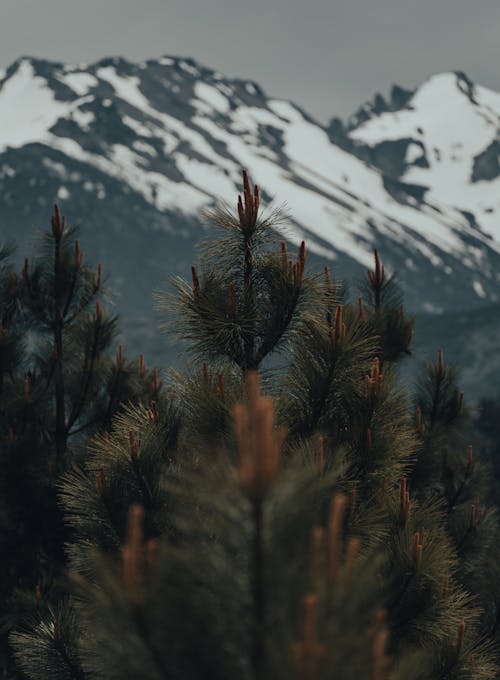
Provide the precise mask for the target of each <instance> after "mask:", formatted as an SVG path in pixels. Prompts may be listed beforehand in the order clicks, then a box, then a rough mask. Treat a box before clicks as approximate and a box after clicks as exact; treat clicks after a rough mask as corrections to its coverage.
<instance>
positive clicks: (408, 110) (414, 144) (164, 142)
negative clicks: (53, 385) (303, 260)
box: [0, 56, 500, 308]
mask: <svg viewBox="0 0 500 680" xmlns="http://www.w3.org/2000/svg"><path fill="white" fill-rule="evenodd" d="M360 112H361V113H358V114H357V115H356V116H355V117H354V118H353V119H352V120H351V122H350V124H349V125H348V127H347V128H346V129H342V134H341V135H340V136H339V138H338V139H337V138H336V137H335V135H334V134H332V131H331V130H326V129H325V128H324V127H323V126H321V125H320V124H318V123H317V122H316V121H315V120H314V119H313V118H312V117H311V116H309V115H308V114H307V113H306V112H304V111H303V110H301V109H300V108H299V107H297V106H296V105H294V104H293V103H291V102H288V101H284V100H279V99H273V98H272V97H269V96H268V95H266V94H265V93H264V92H263V90H262V89H261V88H260V87H259V86H258V85H257V84H256V83H253V82H252V81H248V80H242V79H237V78H227V77H225V76H224V75H223V74H221V73H219V72H217V71H214V70H213V69H210V68H207V67H205V66H203V65H201V64H199V63H197V62H196V61H194V60H192V59H186V58H183V57H173V56H162V57H159V58H158V59H150V60H148V61H145V62H141V63H133V62H130V61H127V60H125V59H123V58H120V57H111V58H106V59H102V60H100V61H98V62H96V63H95V64H90V65H83V64H81V65H76V64H74V65H68V64H61V63H57V62H49V61H46V60H41V59H35V58H33V57H22V58H21V59H19V60H17V61H16V62H15V63H14V64H12V65H11V66H10V67H9V68H8V69H7V70H6V72H5V76H4V77H3V79H2V80H0V196H1V197H2V199H3V201H4V203H6V204H7V205H14V204H15V199H14V198H13V197H15V196H16V195H17V196H19V195H22V192H23V191H24V188H23V187H24V186H25V185H26V183H28V186H29V187H35V188H36V187H39V188H38V189H37V190H35V188H34V189H33V191H32V192H31V194H30V195H31V197H32V204H30V203H29V201H28V200H27V199H26V198H25V200H24V202H23V208H22V209H23V210H24V212H25V214H28V213H29V214H33V220H35V221H36V220H38V219H39V217H37V216H38V215H39V214H40V215H41V214H42V212H43V206H44V205H45V202H49V203H50V202H52V200H53V199H54V198H57V199H58V200H62V201H67V202H68V205H75V206H76V205H78V206H79V211H80V214H81V217H82V220H83V221H85V219H86V216H87V217H88V215H89V214H93V213H94V212H98V213H99V214H101V213H103V214H104V213H105V212H106V208H105V205H109V206H110V207H109V210H110V211H112V210H114V211H115V213H116V211H117V210H118V208H117V206H118V204H117V201H118V198H117V197H119V201H120V204H119V206H120V208H122V207H123V206H125V205H127V206H129V208H128V213H127V214H125V215H124V217H123V220H124V221H125V226H124V224H123V223H122V222H123V220H122V222H121V223H120V224H118V223H117V222H116V217H115V215H112V214H111V213H110V214H109V216H108V217H106V218H105V219H104V221H106V219H108V220H109V224H112V225H113V226H112V227H109V228H110V229H113V230H115V229H116V230H122V231H123V230H124V229H131V230H134V229H136V225H135V223H134V222H133V216H134V214H136V211H137V210H139V208H138V206H142V208H141V210H142V211H143V213H144V212H145V211H147V212H148V214H150V216H151V220H152V223H154V225H156V226H154V229H156V230H164V231H165V232H168V233H169V234H177V235H179V234H181V233H182V234H184V236H186V234H188V233H191V232H189V225H192V226H193V227H194V226H195V225H199V215H200V211H201V210H202V209H203V208H205V207H207V206H209V205H212V204H213V203H214V201H215V200H217V199H223V200H226V201H231V202H232V201H233V200H234V196H235V193H236V191H237V190H238V189H239V182H240V171H241V167H246V168H248V170H249V171H250V173H251V175H252V177H253V179H254V180H255V181H257V182H259V183H260V184H261V185H262V187H263V189H264V192H265V197H266V198H267V199H269V200H271V199H272V198H273V197H277V200H278V201H286V203H287V208H288V210H289V212H290V214H291V215H292V216H293V222H292V224H291V226H290V228H289V229H288V231H287V232H286V237H287V238H288V239H289V240H290V241H291V242H292V243H299V242H300V241H301V240H302V239H303V238H305V239H306V241H307V244H308V247H309V250H310V252H312V253H314V254H316V255H317V256H319V257H321V258H323V259H325V260H328V261H332V260H333V261H335V262H336V263H338V266H339V267H342V268H343V270H344V271H345V270H346V269H347V270H348V269H349V268H351V269H352V270H353V271H354V270H355V271H359V270H360V268H365V267H367V266H369V265H370V264H371V260H372V250H373V248H374V247H375V246H378V247H379V248H380V249H381V250H382V251H383V252H384V254H385V259H386V262H387V264H388V266H389V267H390V268H392V269H397V270H405V272H406V273H405V277H406V280H407V286H408V290H409V291H410V295H411V294H412V293H411V291H412V290H413V289H414V291H415V292H414V293H413V298H410V302H413V304H414V306H417V307H426V308H431V307H432V308H437V307H447V306H450V305H452V304H454V303H455V304H456V299H457V298H456V291H457V285H459V287H460V290H461V299H462V300H468V301H470V302H471V303H473V302H474V301H477V300H481V299H483V298H484V299H489V300H493V299H496V298H497V297H498V295H499V294H500V282H499V277H498V275H497V269H498V267H497V265H498V264H499V262H500V232H499V231H497V230H498V226H497V224H498V223H499V222H500V220H498V219H497V218H498V216H499V215H500V202H499V201H500V191H498V189H500V186H497V184H498V182H500V180H499V179H498V178H499V177H500V168H499V166H498V142H497V134H498V127H499V115H500V95H497V94H496V93H494V92H491V91H490V90H487V89H485V88H482V87H479V86H475V85H474V84H473V83H471V82H470V81H469V80H468V79H467V77H466V76H465V75H464V74H460V73H444V74H438V75H436V76H433V77H432V78H429V79H428V80H427V81H426V82H425V83H423V84H422V85H421V86H420V87H419V88H417V89H416V90H415V91H414V92H411V91H409V90H405V89H403V88H400V87H394V88H393V90H392V92H391V96H390V101H385V100H384V98H382V97H380V96H378V97H376V98H375V100H374V101H373V102H372V103H371V104H370V105H367V106H365V107H363V109H361V110H360ZM23 183H24V184H23ZM49 187H50V188H49ZM42 188H43V191H42ZM37 191H38V193H37ZM47 192H49V194H50V192H52V195H47ZM111 206H112V207H111ZM127 220H129V221H131V223H130V224H128V225H127ZM2 222H3V219H2V208H1V205H0V225H1V224H2ZM176 225H177V226H176ZM179 225H182V228H181V227H180V226H179ZM144 228H146V227H144ZM151 228H153V227H151ZM176 230H177V231H176ZM100 238H104V235H102V236H101V237H100ZM186 238H187V236H186ZM422 282H424V283H425V284H426V286H423V284H422ZM429 282H433V283H434V284H435V286H436V287H438V288H439V300H438V301H436V297H437V296H436V288H432V287H429V285H428V284H429ZM457 282H458V283H457Z"/></svg>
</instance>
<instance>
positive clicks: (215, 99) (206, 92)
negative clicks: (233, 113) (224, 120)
mask: <svg viewBox="0 0 500 680" xmlns="http://www.w3.org/2000/svg"><path fill="white" fill-rule="evenodd" d="M194 93H195V95H196V97H197V98H198V99H201V100H202V101H204V102H206V103H207V104H208V105H209V106H211V107H212V109H215V110H216V111H218V112H219V113H227V112H228V111H229V102H228V100H227V99H226V97H225V96H224V95H223V94H222V93H221V92H219V90H218V89H217V88H215V87H214V86H213V85H207V83H196V85H195V86H194Z"/></svg>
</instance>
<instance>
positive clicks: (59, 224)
mask: <svg viewBox="0 0 500 680" xmlns="http://www.w3.org/2000/svg"><path fill="white" fill-rule="evenodd" d="M65 222H66V218H65V217H64V216H63V217H62V218H61V215H60V213H59V208H58V206H57V204H56V205H54V214H53V215H52V217H51V218H50V224H51V227H52V235H53V237H54V238H55V239H56V241H60V240H61V238H62V235H63V233H64V227H65Z"/></svg>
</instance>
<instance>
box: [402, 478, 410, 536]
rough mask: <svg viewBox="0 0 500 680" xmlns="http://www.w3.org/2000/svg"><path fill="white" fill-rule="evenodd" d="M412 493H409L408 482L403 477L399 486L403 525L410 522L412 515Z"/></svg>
mask: <svg viewBox="0 0 500 680" xmlns="http://www.w3.org/2000/svg"><path fill="white" fill-rule="evenodd" d="M410 508H411V503H410V492H409V491H408V480H407V479H405V478H404V477H403V479H402V480H401V482H400V484H399V512H400V515H401V519H402V520H403V523H404V524H406V523H407V522H408V517H409V515H410Z"/></svg>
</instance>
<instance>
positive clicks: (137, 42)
mask: <svg viewBox="0 0 500 680" xmlns="http://www.w3.org/2000/svg"><path fill="white" fill-rule="evenodd" d="M499 30H500V0H267V1H266V0H244V1H242V0H0V66H2V67H4V68H5V67H6V66H7V65H8V64H9V63H11V62H12V61H13V60H14V59H16V58H17V57H18V56H20V55H23V54H30V55H33V56H37V57H45V58H52V59H58V60H63V61H71V62H89V61H94V60H96V59H99V58H101V57H103V56H110V55H111V56H115V55H122V56H125V57H127V58H129V59H132V60H142V59H146V58H150V57H157V56H160V55H161V54H174V55H182V56H191V57H193V58H195V59H197V60H198V61H200V62H202V63H205V64H206V65H208V66H212V67H215V68H217V69H218V70H220V71H222V72H223V73H226V74H227V75H230V76H240V77H245V78H251V79H253V80H256V81H257V82H259V83H260V84H261V85H262V86H263V87H264V89H265V90H266V91H267V92H268V93H269V94H272V95H274V96H277V97H285V98H288V99H291V100H293V101H295V102H296V103H298V104H300V105H302V106H303V107H304V108H306V109H307V110H308V111H309V112H310V113H312V114H313V115H315V116H317V117H318V118H320V119H321V120H323V121H326V120H328V119H329V118H331V117H332V116H333V115H340V116H342V117H344V116H346V115H347V114H349V113H351V112H352V111H353V110H355V109H356V108H357V107H358V105H360V104H361V103H363V102H364V101H366V100H367V99H370V98H371V96H372V95H373V94H374V93H375V92H376V91H381V92H382V93H387V92H388V90H389V88H390V86H391V84H392V83H395V82H396V83H398V84H400V85H403V86H407V87H414V86H415V85H417V84H418V83H419V82H420V81H422V80H423V79H425V78H426V77H427V76H429V75H431V74H432V73H436V72H439V71H444V70H463V71H465V72H466V73H467V74H468V75H469V77H471V78H472V79H473V80H474V81H476V82H479V83H481V84H483V85H487V86H489V87H492V88H494V89H498V90H500V68H499V62H500V59H499V57H500V41H499V39H498V35H499Z"/></svg>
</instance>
